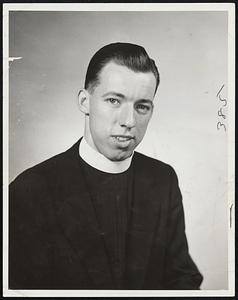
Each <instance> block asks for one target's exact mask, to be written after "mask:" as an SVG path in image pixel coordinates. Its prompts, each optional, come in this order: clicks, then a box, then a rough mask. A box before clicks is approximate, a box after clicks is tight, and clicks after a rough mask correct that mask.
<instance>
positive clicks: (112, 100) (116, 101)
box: [106, 98, 120, 105]
mask: <svg viewBox="0 0 238 300" xmlns="http://www.w3.org/2000/svg"><path fill="white" fill-rule="evenodd" d="M106 101H107V102H109V103H111V104H112V105H119V104H120V100H118V99H116V98H107V99H106Z"/></svg>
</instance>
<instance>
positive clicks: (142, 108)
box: [136, 104, 151, 114]
mask: <svg viewBox="0 0 238 300" xmlns="http://www.w3.org/2000/svg"><path fill="white" fill-rule="evenodd" d="M136 110H137V111H138V112H139V113H141V114H146V113H148V112H149V111H151V106H150V105H144V104H137V106H136Z"/></svg>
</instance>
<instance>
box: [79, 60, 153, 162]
mask: <svg viewBox="0 0 238 300" xmlns="http://www.w3.org/2000/svg"><path fill="white" fill-rule="evenodd" d="M155 87H156V79H155V76H154V74H153V73H152V72H149V73H141V72H134V71H132V70H130V69H128V68H127V67H125V66H121V65H117V64H116V63H114V62H110V63H108V64H107V65H106V66H105V67H104V68H103V69H102V70H101V72H100V74H99V83H98V85H97V86H96V87H95V88H94V90H93V91H92V92H91V93H90V94H89V97H88V112H89V120H88V124H87V126H86V132H85V133H86V134H85V135H86V136H85V137H86V140H87V142H88V143H89V144H90V145H91V146H92V147H93V148H94V149H96V150H98V151H99V152H100V153H101V154H103V155H104V156H105V157H107V158H108V159H110V160H113V161H120V160H124V159H126V158H128V157H129V156H131V154H132V152H133V150H134V149H135V147H136V146H137V145H138V144H139V143H140V142H141V141H142V139H143V137H144V135H145V132H146V128H147V125H148V123H149V120H150V118H151V115H152V111H153V102H152V101H153V99H154V93H155Z"/></svg>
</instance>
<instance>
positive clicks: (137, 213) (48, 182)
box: [9, 141, 202, 290]
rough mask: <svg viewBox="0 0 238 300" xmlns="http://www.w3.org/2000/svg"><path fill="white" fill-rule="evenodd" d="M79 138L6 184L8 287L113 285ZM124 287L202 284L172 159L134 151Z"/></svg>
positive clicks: (43, 287) (114, 287) (140, 287)
mask: <svg viewBox="0 0 238 300" xmlns="http://www.w3.org/2000/svg"><path fill="white" fill-rule="evenodd" d="M79 142H80V141H78V142H77V143H76V144H75V145H73V146H72V147H71V148H70V149H69V150H67V151H66V152H64V153H61V154H59V155H56V156H54V157H53V158H51V159H49V160H47V161H45V162H43V163H40V164H38V165H37V166H34V167H33V168H30V169H28V170H26V171H24V172H23V173H22V174H20V175H19V176H18V177H17V178H16V179H15V180H14V181H13V182H12V183H11V184H10V187H9V288H11V289H117V288H118V287H117V285H116V284H115V281H114V279H113V274H112V265H111V263H110V260H109V259H108V257H109V256H108V253H107V249H106V247H105V239H104V232H103V231H102V230H101V228H100V227H101V226H99V224H98V220H97V218H98V216H97V213H96V211H95V207H94V203H93V201H92V197H91V195H90V187H89V186H88V185H87V184H86V182H85V178H84V177H85V173H84V171H83V167H82V162H81V159H80V158H79V154H78V147H79ZM130 172H131V176H129V179H128V191H127V192H128V195H129V202H128V203H129V207H128V210H129V211H128V220H127V225H126V233H125V235H126V236H125V257H124V264H125V270H124V273H123V284H122V285H121V286H120V288H121V289H171V290H174V289H199V287H200V284H201V282H202V275H201V274H200V272H199V271H198V269H197V267H196V265H195V264H194V262H193V260H192V258H191V257H190V255H189V253H188V245H187V239H186V235H185V223H184V211H183V205H182V197H181V193H180V190H179V187H178V180H177V176H176V173H175V171H174V170H173V168H172V167H170V166H169V165H167V164H164V163H162V162H160V161H158V160H155V159H152V158H149V157H147V156H145V155H142V154H140V153H137V152H135V154H134V156H133V159H132V164H131V166H130Z"/></svg>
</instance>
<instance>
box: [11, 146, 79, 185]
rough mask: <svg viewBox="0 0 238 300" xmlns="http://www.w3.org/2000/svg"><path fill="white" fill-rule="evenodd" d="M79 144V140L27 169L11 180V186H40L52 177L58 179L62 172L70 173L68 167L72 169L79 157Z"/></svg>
mask: <svg viewBox="0 0 238 300" xmlns="http://www.w3.org/2000/svg"><path fill="white" fill-rule="evenodd" d="M78 145H79V142H77V143H75V144H74V145H73V146H72V147H71V148H70V149H68V150H66V151H65V152H62V153H60V154H57V155H55V156H53V157H51V158H49V159H47V160H45V161H43V162H41V163H39V164H37V165H35V166H33V167H31V168H28V169H26V170H25V171H23V172H22V173H21V174H19V175H18V176H17V177H16V178H15V179H14V180H13V181H12V182H11V184H10V188H13V187H18V188H21V187H24V189H26V187H29V188H32V187H35V188H37V187H39V188H40V187H41V186H42V185H45V184H46V183H47V182H49V181H50V180H51V179H54V180H56V179H57V178H58V177H60V176H61V175H62V173H65V172H67V173H68V169H72V167H73V166H75V161H76V160H77V159H78V150H77V149H78Z"/></svg>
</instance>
